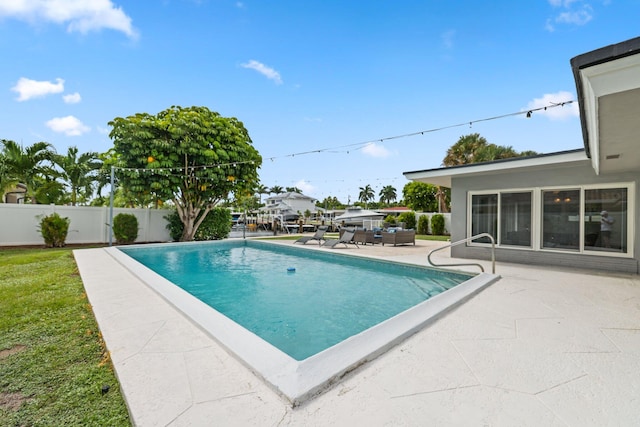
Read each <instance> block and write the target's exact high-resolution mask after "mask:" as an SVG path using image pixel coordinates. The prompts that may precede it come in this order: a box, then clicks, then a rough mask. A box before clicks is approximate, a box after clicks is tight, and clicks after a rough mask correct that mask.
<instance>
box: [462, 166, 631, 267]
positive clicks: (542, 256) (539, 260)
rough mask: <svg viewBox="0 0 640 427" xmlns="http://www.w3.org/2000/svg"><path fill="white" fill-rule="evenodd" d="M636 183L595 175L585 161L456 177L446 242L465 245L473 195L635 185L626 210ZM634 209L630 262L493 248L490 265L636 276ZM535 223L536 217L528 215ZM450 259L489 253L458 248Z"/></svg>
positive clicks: (624, 175) (480, 248) (620, 177)
mask: <svg viewBox="0 0 640 427" xmlns="http://www.w3.org/2000/svg"><path fill="white" fill-rule="evenodd" d="M638 181H640V177H639V175H638V173H617V174H607V175H599V176H598V175H596V174H595V173H594V171H593V168H592V166H591V163H590V162H589V161H585V162H584V163H581V164H579V165H576V166H570V167H567V166H560V165H554V166H548V167H544V168H536V169H535V170H527V169H525V168H523V169H520V170H518V171H517V172H511V173H496V174H485V175H475V176H473V177H458V178H454V179H453V180H452V191H451V200H452V202H451V206H452V209H451V210H452V216H451V231H452V236H451V241H453V242H456V241H458V240H462V239H465V238H466V237H467V234H466V233H467V230H468V225H469V221H470V218H469V217H468V212H469V206H468V200H469V199H468V194H469V192H473V191H487V190H490V191H493V190H498V191H499V190H517V189H537V188H538V187H557V188H565V187H571V186H578V185H580V186H583V185H594V184H596V185H604V184H610V183H635V184H636V185H635V192H634V193H633V194H631V193H630V194H628V199H629V202H630V203H629V205H630V206H634V205H635V201H636V200H640V199H639V197H640V193H639V191H640V185H638V183H639V182H638ZM637 216H638V214H637V207H636V208H634V210H633V211H631V212H629V227H630V228H631V232H632V235H633V247H629V248H628V252H629V253H630V254H633V258H631V257H629V256H627V257H623V256H602V255H598V254H597V253H593V254H591V253H589V254H586V253H575V252H568V251H566V252H561V251H544V250H533V249H530V248H513V247H509V248H499V247H497V248H496V259H497V261H502V262H514V263H522V264H538V265H539V264H543V265H544V264H546V265H557V266H564V267H576V268H588V269H594V268H595V269H598V270H605V271H615V272H627V273H636V274H637V273H638V272H639V262H638V258H639V253H640V252H639V250H640V247H639V244H640V235H639V228H640V227H636V225H635V223H636V220H637ZM533 217H534V220H538V221H539V218H540V216H539V215H535V214H534V215H533ZM535 225H536V230H540V229H541V224H535ZM451 254H452V256H454V257H459V258H475V259H489V258H490V255H491V253H490V249H487V247H486V246H474V245H459V246H455V247H452V248H451Z"/></svg>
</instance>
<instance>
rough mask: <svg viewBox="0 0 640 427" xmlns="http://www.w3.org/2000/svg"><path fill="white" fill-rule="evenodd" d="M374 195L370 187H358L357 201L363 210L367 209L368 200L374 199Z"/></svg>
mask: <svg viewBox="0 0 640 427" xmlns="http://www.w3.org/2000/svg"><path fill="white" fill-rule="evenodd" d="M375 194H376V193H375V192H374V191H373V188H371V186H370V185H369V184H367V185H366V186H364V187H360V193H359V195H358V200H360V201H361V202H362V203H364V208H365V209H367V203H369V201H370V200H373V198H374V197H375Z"/></svg>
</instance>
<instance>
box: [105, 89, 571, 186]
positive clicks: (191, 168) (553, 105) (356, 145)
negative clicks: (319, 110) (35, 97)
mask: <svg viewBox="0 0 640 427" xmlns="http://www.w3.org/2000/svg"><path fill="white" fill-rule="evenodd" d="M574 102H576V101H575V100H570V101H562V102H551V103H550V104H551V105H547V106H544V107H539V108H532V109H530V110H523V111H517V112H514V113H507V114H501V115H499V116H492V117H486V118H484V119H476V120H471V121H468V122H462V123H456V124H452V125H447V126H441V127H436V128H431V129H424V130H420V131H417V132H411V133H404V134H400V135H394V136H388V137H384V138H376V139H373V140H369V141H362V142H356V143H353V144H345V145H338V146H334V147H327V148H320V149H314V150H309V151H301V152H298V153H291V154H285V155H283V156H272V157H265V159H266V160H270V161H271V162H272V163H273V162H274V161H275V160H277V159H280V158H287V157H291V158H293V157H295V156H303V155H307V154H317V153H333V154H336V153H347V154H349V153H350V150H349V149H353V150H361V149H363V148H365V147H367V146H369V145H371V144H374V143H378V142H380V143H384V142H385V141H392V140H396V139H402V138H409V137H412V136H418V135H424V134H425V133H434V132H440V131H443V130H447V129H453V128H457V127H462V126H467V125H468V126H469V128H471V127H472V126H473V124H474V123H481V122H488V121H492V120H499V119H504V118H507V117H514V116H521V115H524V116H525V117H526V118H531V116H532V114H533V113H534V112H536V111H547V110H548V109H551V108H557V107H564V106H565V105H567V104H572V103H574ZM340 149H343V150H340ZM147 160H148V162H149V163H151V162H152V161H155V160H156V159H154V158H153V157H151V156H149V158H148V159H147ZM244 164H254V161H253V160H247V161H235V162H230V163H216V164H210V165H197V166H187V167H186V170H187V172H189V171H191V172H194V171H195V170H196V169H203V170H206V168H212V167H217V168H221V167H224V166H232V167H237V165H244ZM115 168H116V169H119V170H123V171H136V170H147V171H168V172H175V171H184V170H185V168H184V167H178V168H125V167H118V166H115ZM167 176H172V175H167ZM178 176H184V175H178Z"/></svg>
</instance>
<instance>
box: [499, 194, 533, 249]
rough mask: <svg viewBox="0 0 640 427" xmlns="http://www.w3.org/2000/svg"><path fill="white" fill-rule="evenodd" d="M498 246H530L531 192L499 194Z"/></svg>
mask: <svg viewBox="0 0 640 427" xmlns="http://www.w3.org/2000/svg"><path fill="white" fill-rule="evenodd" d="M500 244H502V245H513V246H529V247H530V246H531V192H530V191H527V192H524V193H501V194H500Z"/></svg>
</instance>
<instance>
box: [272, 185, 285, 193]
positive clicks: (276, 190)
mask: <svg viewBox="0 0 640 427" xmlns="http://www.w3.org/2000/svg"><path fill="white" fill-rule="evenodd" d="M269 192H271V193H274V194H282V193H284V190H283V189H282V187H280V186H279V185H274V186H273V187H271V189H270V190H269Z"/></svg>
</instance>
